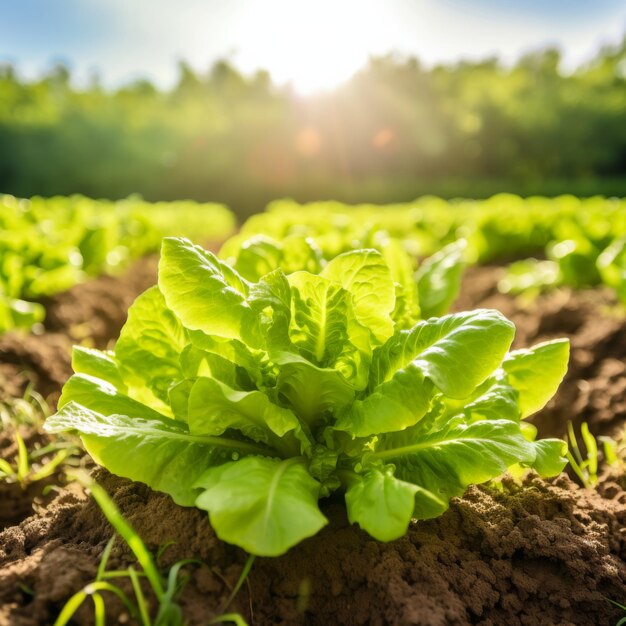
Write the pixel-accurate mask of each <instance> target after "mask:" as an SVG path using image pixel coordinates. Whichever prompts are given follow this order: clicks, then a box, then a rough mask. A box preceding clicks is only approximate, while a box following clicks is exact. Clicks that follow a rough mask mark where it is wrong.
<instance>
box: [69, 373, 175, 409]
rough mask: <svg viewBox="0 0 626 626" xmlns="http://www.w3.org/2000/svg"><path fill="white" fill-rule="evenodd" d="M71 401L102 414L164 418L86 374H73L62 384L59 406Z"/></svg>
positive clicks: (107, 384)
mask: <svg viewBox="0 0 626 626" xmlns="http://www.w3.org/2000/svg"><path fill="white" fill-rule="evenodd" d="M70 401H73V402H76V403H78V404H81V405H83V406H87V407H89V408H90V409H92V410H94V411H96V412H98V413H102V414H103V415H112V414H118V415H132V416H133V417H143V418H146V419H161V418H163V419H165V418H166V416H165V415H163V414H162V413H159V412H158V411H155V410H154V409H152V408H151V407H149V406H148V405H146V404H143V403H141V402H138V401H137V400H133V398H129V397H128V396H127V395H125V394H124V393H122V392H120V391H118V390H117V389H116V388H115V387H114V386H113V385H111V384H110V383H108V382H106V381H104V380H100V379H99V378H94V377H93V376H89V375H87V374H74V376H72V377H71V378H70V379H69V380H68V381H67V382H66V383H65V385H64V387H63V392H62V393H61V397H60V398H59V407H63V406H64V405H66V404H67V403H68V402H70Z"/></svg>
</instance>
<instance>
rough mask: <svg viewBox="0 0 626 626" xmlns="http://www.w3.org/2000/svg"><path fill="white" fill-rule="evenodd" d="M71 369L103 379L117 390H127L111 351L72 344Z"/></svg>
mask: <svg viewBox="0 0 626 626" xmlns="http://www.w3.org/2000/svg"><path fill="white" fill-rule="evenodd" d="M72 369H73V370H74V371H75V372H76V373H77V374H87V375H89V376H92V377H94V378H99V379H101V380H104V381H106V382H107V383H110V384H111V385H113V386H114V387H115V388H116V389H118V390H119V391H123V392H126V391H127V390H126V383H125V382H124V380H123V379H122V374H121V372H120V368H119V365H118V364H117V361H116V360H115V353H113V352H108V351H107V352H103V351H102V350H95V349H94V348H85V347H84V346H74V347H73V348H72Z"/></svg>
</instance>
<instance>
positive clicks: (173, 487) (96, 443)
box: [45, 402, 265, 506]
mask: <svg viewBox="0 0 626 626" xmlns="http://www.w3.org/2000/svg"><path fill="white" fill-rule="evenodd" d="M45 429H46V431H47V432H50V433H58V432H64V431H71V432H76V433H77V434H79V435H80V436H81V439H82V441H83V443H84V445H85V448H86V449H87V452H89V454H90V455H91V457H92V458H93V459H94V461H96V463H98V464H99V465H103V466H104V467H106V468H108V469H109V470H110V471H111V472H113V473H115V474H117V475H118V476H124V477H125V478H130V479H132V480H138V481H140V482H143V483H146V485H148V486H150V487H152V489H156V490H157V491H163V492H165V493H167V494H169V495H170V496H172V498H173V500H174V502H176V503H177V504H181V505H183V506H192V505H193V504H194V500H195V498H196V496H197V495H198V493H199V492H200V490H199V489H198V488H197V487H195V486H194V483H195V481H196V480H197V479H198V478H199V477H200V476H201V475H202V473H203V472H204V471H205V470H206V469H207V468H208V467H211V466H212V465H221V464H223V463H226V462H229V461H231V459H232V455H233V454H236V455H237V457H239V456H243V455H244V454H262V453H264V451H265V449H264V448H262V447H259V446H257V445H255V444H251V443H246V442H244V441H238V440H234V439H228V438H225V437H206V436H200V435H192V434H191V433H190V432H189V430H188V428H187V427H186V426H185V425H184V424H182V423H181V422H179V421H177V420H172V419H167V418H157V417H151V418H149V419H146V418H144V417H138V416H135V415H132V414H130V415H116V414H111V415H105V414H102V413H98V412H97V411H93V410H90V409H88V408H86V407H84V406H82V405H80V404H77V403H75V402H69V403H68V404H66V405H64V406H63V408H62V409H61V410H60V411H59V412H58V413H56V415H54V416H52V417H50V418H49V419H48V420H47V421H46V425H45Z"/></svg>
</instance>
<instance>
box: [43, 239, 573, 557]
mask: <svg viewBox="0 0 626 626" xmlns="http://www.w3.org/2000/svg"><path fill="white" fill-rule="evenodd" d="M318 269H319V273H314V272H310V271H304V270H301V271H295V272H292V273H290V274H286V273H284V272H283V270H281V269H275V270H273V271H271V272H269V273H267V274H266V275H264V276H263V277H261V278H260V279H259V280H256V281H250V280H247V279H245V278H244V277H243V276H241V275H240V274H239V273H238V272H237V271H236V270H235V269H233V268H232V267H231V266H230V265H228V264H227V263H225V262H223V261H220V260H219V259H218V258H216V257H215V256H214V255H212V254H211V253H209V252H206V251H205V250H203V249H202V248H200V247H198V246H196V245H193V244H192V243H191V242H190V241H188V240H186V239H176V238H168V239H165V240H164V241H163V245H162V253H161V260H160V265H159V281H158V286H155V287H153V288H151V289H149V290H148V291H146V292H145V293H144V294H143V295H141V296H140V297H139V298H138V299H137V300H136V302H135V303H134V304H133V306H132V307H131V309H130V311H129V316H128V321H127V323H126V325H125V326H124V328H123V330H122V332H121V336H120V338H119V341H118V342H117V345H116V347H115V352H99V351H96V350H90V349H87V348H80V347H79V348H76V349H75V351H74V356H73V365H74V369H75V371H76V374H75V375H74V376H73V377H72V378H71V379H70V380H69V381H68V382H67V384H66V385H65V387H64V389H63V394H62V397H61V399H60V403H59V406H60V410H59V412H58V413H57V414H56V415H54V416H52V417H51V418H49V419H48V421H47V424H46V428H47V430H48V431H50V432H59V431H75V432H77V433H78V434H79V435H80V436H81V437H82V440H83V442H84V445H85V447H86V448H87V450H88V451H89V453H90V454H91V455H92V457H93V458H94V459H95V460H96V462H97V463H99V464H101V465H103V466H105V467H107V468H108V469H109V470H110V471H112V472H114V473H116V474H118V475H121V476H125V477H128V478H131V479H133V480H138V481H141V482H144V483H146V484H148V485H150V486H151V487H152V488H154V489H156V490H159V491H163V492H166V493H168V494H170V495H171V497H172V498H173V499H174V501H175V502H177V503H178V504H181V505H184V506H196V507H199V508H200V509H205V510H206V511H208V513H209V516H210V521H211V523H212V525H213V527H214V528H215V531H216V532H217V534H218V536H219V537H220V538H222V539H223V540H225V541H227V542H230V543H233V544H236V545H238V546H241V547H243V548H245V549H246V550H248V551H249V552H251V553H253V554H258V555H266V556H275V555H279V554H282V553H284V552H285V551H286V550H288V549H289V548H290V547H291V546H293V545H295V544H296V543H298V542H299V541H301V540H302V539H304V538H306V537H310V536H311V535H314V534H315V533H317V532H318V531H319V530H320V529H321V528H322V527H323V526H324V525H325V524H326V523H327V519H326V518H325V516H324V515H323V513H322V511H321V510H320V508H319V505H318V500H319V499H320V498H325V497H327V496H330V495H331V494H333V493H337V494H340V495H343V496H344V497H345V503H346V507H347V512H348V516H349V519H350V520H351V522H354V523H358V524H359V525H360V526H361V527H362V528H363V529H364V530H365V531H367V532H368V533H369V534H370V535H372V536H373V537H375V538H377V539H379V540H381V541H390V540H392V539H396V538H398V537H400V536H402V535H403V534H404V533H405V532H406V530H407V527H408V525H409V523H410V521H411V519H412V518H417V519H426V518H431V517H434V516H438V515H440V514H441V513H443V512H444V511H445V510H446V508H447V507H448V502H449V500H450V498H452V497H454V496H460V495H462V493H463V492H464V490H465V489H466V487H467V486H468V485H469V484H472V483H483V482H485V481H488V480H490V479H492V478H494V477H497V476H499V475H501V474H502V473H503V472H505V471H506V470H507V468H509V467H512V466H516V467H519V466H520V465H521V466H523V467H528V468H534V469H535V470H536V471H538V472H539V473H541V474H543V475H553V474H557V473H558V472H560V471H561V469H562V468H563V466H564V464H565V459H564V458H563V455H564V453H565V450H564V446H565V443H564V442H563V441H561V440H542V441H533V440H532V439H533V437H532V434H533V433H532V432H530V431H531V430H532V429H531V428H525V427H524V426H523V422H521V420H522V419H523V418H524V417H526V416H527V415H530V414H531V413H533V412H535V411H537V410H538V409H540V408H541V407H542V406H543V405H544V404H545V403H546V402H547V400H548V399H549V398H550V397H551V396H552V395H553V393H554V392H555V390H556V388H557V386H558V384H559V382H560V381H561V379H562V377H563V375H564V373H565V369H566V366H567V358H568V344H567V342H566V341H561V340H559V341H553V342H549V343H546V344H541V345H539V346H536V347H535V348H533V349H530V350H518V351H516V352H510V353H507V351H508V349H509V347H510V344H511V342H512V339H513V335H514V327H513V325H512V323H511V322H509V321H508V320H507V319H505V318H504V317H503V316H502V315H501V314H500V313H498V312H497V311H492V310H484V309H481V310H476V311H472V312H468V313H457V314H453V315H446V316H444V317H439V318H430V319H428V320H422V321H418V322H416V323H414V324H412V325H411V326H409V327H407V326H406V320H407V316H406V310H403V306H399V300H402V299H403V298H404V297H405V295H406V294H405V293H404V289H403V286H402V285H401V284H400V283H398V282H397V281H394V277H393V269H392V268H391V267H390V265H389V264H388V262H387V261H386V259H385V256H384V255H383V254H381V253H380V252H377V251H375V250H371V249H364V250H354V251H350V252H347V253H344V254H341V255H339V256H337V257H335V258H334V259H332V260H331V261H330V262H328V263H327V264H326V265H324V266H323V267H322V268H318ZM405 304H406V302H405ZM404 308H406V307H404Z"/></svg>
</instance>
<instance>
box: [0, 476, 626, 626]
mask: <svg viewBox="0 0 626 626" xmlns="http://www.w3.org/2000/svg"><path fill="white" fill-rule="evenodd" d="M98 478H99V480H100V482H101V483H102V484H104V485H105V486H106V488H107V489H108V490H109V491H110V492H111V493H114V494H115V495H114V498H115V500H116V502H117V504H118V506H119V507H120V509H121V510H122V512H123V514H124V515H125V517H126V518H127V519H128V520H129V521H130V522H131V523H132V524H133V526H134V527H135V528H136V529H137V530H138V532H139V533H140V534H141V536H142V537H143V538H144V540H145V541H146V543H147V545H148V547H149V548H150V549H151V550H153V551H155V552H156V550H158V548H159V547H160V546H163V545H164V544H165V543H167V542H168V541H171V540H174V541H176V543H175V544H174V545H172V546H170V547H169V548H167V550H165V552H164V554H163V556H162V558H161V560H160V564H161V565H162V566H164V567H168V566H170V565H171V564H172V563H173V562H174V561H176V560H179V559H182V558H200V559H202V560H204V561H205V562H206V563H207V565H208V567H206V568H201V567H194V568H192V570H191V572H190V580H189V583H188V585H187V586H186V588H185V591H184V593H183V597H182V605H183V610H184V614H185V616H186V619H187V620H188V623H189V624H190V625H191V626H195V625H198V626H199V625H200V624H206V623H208V621H209V619H210V618H211V617H212V616H214V615H215V614H218V613H219V611H220V608H221V607H222V606H223V602H224V600H225V598H226V597H227V595H228V593H229V590H230V589H231V588H232V586H233V584H234V582H235V580H236V579H237V577H238V575H239V572H240V571H241V568H242V566H243V563H244V561H245V554H244V553H243V552H241V551H240V550H238V549H235V548H233V547H231V546H228V545H226V544H224V543H222V542H220V541H219V540H218V539H217V538H216V537H215V534H214V533H213V531H212V529H211V527H210V525H209V523H208V520H207V517H206V516H205V515H204V514H203V513H202V512H200V511H198V510H195V509H184V508H180V507H177V506H176V505H174V504H173V503H172V501H171V500H170V498H169V497H167V496H164V495H162V494H157V493H154V492H152V491H151V490H150V489H148V488H147V487H145V486H143V485H139V484H132V483H130V482H128V481H125V480H121V479H118V478H115V477H113V476H111V475H110V474H108V473H107V472H105V471H103V470H99V472H98ZM605 495H606V496H607V497H604V498H603V497H601V496H600V495H599V494H597V493H595V492H590V491H586V490H583V489H580V488H578V487H576V486H575V485H574V484H573V483H572V482H571V481H570V480H569V479H568V478H567V477H564V476H562V477H560V478H558V479H555V480H551V481H544V480H541V479H539V478H536V477H532V476H531V477H529V478H527V479H526V481H525V483H524V485H523V488H522V487H521V486H519V485H516V484H515V483H514V482H512V481H510V480H505V481H504V483H503V484H502V488H501V490H497V489H487V488H485V487H473V488H470V489H469V490H468V492H467V494H466V495H465V497H464V498H462V499H455V500H454V501H453V503H452V506H451V508H450V510H449V511H448V512H447V513H446V514H445V515H443V516H442V517H441V518H439V519H437V520H432V521H428V522H418V523H415V524H413V525H412V526H411V528H410V531H409V533H408V534H407V536H406V537H404V538H403V539H400V540H398V541H395V542H392V543H389V544H382V543H379V542H376V541H374V540H373V539H371V538H370V537H369V536H368V535H367V534H366V533H364V532H362V531H360V530H359V529H358V528H357V527H355V526H351V525H349V523H348V521H347V519H346V516H345V512H344V509H343V507H342V505H341V503H338V502H335V503H333V502H330V503H327V505H326V507H325V513H326V515H327V516H328V517H329V519H330V524H329V525H328V527H326V528H325V529H324V530H323V531H322V532H321V533H320V534H319V535H318V536H316V537H313V538H311V539H309V540H306V541H305V542H303V543H302V544H300V545H299V546H297V547H296V548H294V549H292V550H291V551H290V552H289V553H288V554H287V555H285V556H283V557H279V558H275V559H269V558H267V559H264V558H258V559H257V560H256V562H255V564H254V566H253V568H252V572H251V574H250V576H249V578H248V581H247V583H248V584H247V586H244V587H243V588H242V590H241V591H240V593H239V596H238V598H237V599H236V601H235V604H234V605H233V607H231V608H232V609H233V610H235V609H236V610H238V611H240V612H241V613H242V614H243V615H244V616H245V617H246V619H247V620H248V621H249V622H250V623H252V624H257V625H263V624H320V625H327V624H346V625H352V624H354V625H357V624H358V625H360V624H380V625H383V624H419V625H429V626H430V625H433V626H439V625H441V626H444V625H450V624H452V625H453V624H459V625H461V624H480V625H482V626H488V625H489V626H496V625H499V624H508V625H513V626H515V625H522V624H523V625H531V624H532V625H533V626H534V625H548V624H550V625H554V624H576V625H587V624H589V625H591V624H594V625H595V624H610V623H612V622H611V620H615V619H616V618H618V617H619V615H620V612H619V610H616V609H615V607H613V606H612V605H611V604H610V603H609V602H608V601H607V598H611V599H614V600H618V601H623V600H624V597H623V595H624V589H625V588H626V564H625V560H626V537H625V534H624V532H623V528H624V527H625V524H626V507H625V506H624V501H625V494H624V492H623V491H621V489H620V488H619V487H618V486H616V483H614V482H613V483H611V487H610V488H608V489H607V493H606V494H605ZM111 533H112V530H111V528H110V526H108V524H107V523H106V521H105V520H104V518H103V517H102V515H101V513H100V511H99V509H98V508H97V506H96V505H95V504H94V503H93V501H91V500H87V499H85V497H84V496H83V495H81V494H80V493H75V492H74V493H73V492H71V491H67V490H65V491H63V492H62V493H61V494H60V495H59V496H58V497H57V499H56V500H55V501H54V502H53V503H52V505H51V506H49V507H48V509H47V510H46V511H45V512H44V513H43V514H42V515H41V516H34V517H31V518H29V519H28V520H26V521H24V522H23V523H22V524H21V525H20V526H17V527H13V528H9V529H7V530H5V531H4V533H2V534H0V546H2V548H0V567H1V570H0V604H1V605H2V608H1V609H0V611H1V612H0V623H10V624H17V625H19V626H35V625H37V626H39V625H41V624H47V623H51V621H53V619H54V617H55V616H56V615H57V614H58V610H59V608H60V607H61V606H62V605H63V603H64V601H65V600H67V598H68V597H69V596H70V595H72V594H73V593H74V592H76V590H77V589H79V588H80V587H81V586H82V585H84V584H86V583H88V582H89V581H90V580H92V579H93V576H94V574H95V571H96V568H97V563H98V559H99V556H100V554H101V551H102V549H103V547H104V545H105V543H106V541H107V540H108V538H109V537H110V536H111ZM129 561H132V559H130V555H129V552H128V549H127V548H126V546H124V545H122V544H121V543H118V544H117V545H116V548H115V549H114V553H113V558H112V561H111V567H118V566H120V565H123V564H124V563H126V562H129ZM25 588H27V589H30V590H32V591H33V592H34V593H33V594H32V595H31V594H27V593H25V592H24V591H23V589H25ZM111 608H112V610H115V609H116V607H115V605H114V604H111ZM117 610H118V611H119V613H118V616H119V615H121V614H122V613H123V609H122V607H121V606H119V607H117ZM2 620H4V622H3V621H2ZM91 620H92V617H91V608H90V607H89V608H88V607H85V610H84V611H82V612H81V613H80V615H79V616H78V618H77V622H76V623H78V624H90V623H92V621H91ZM113 623H114V622H113Z"/></svg>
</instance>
